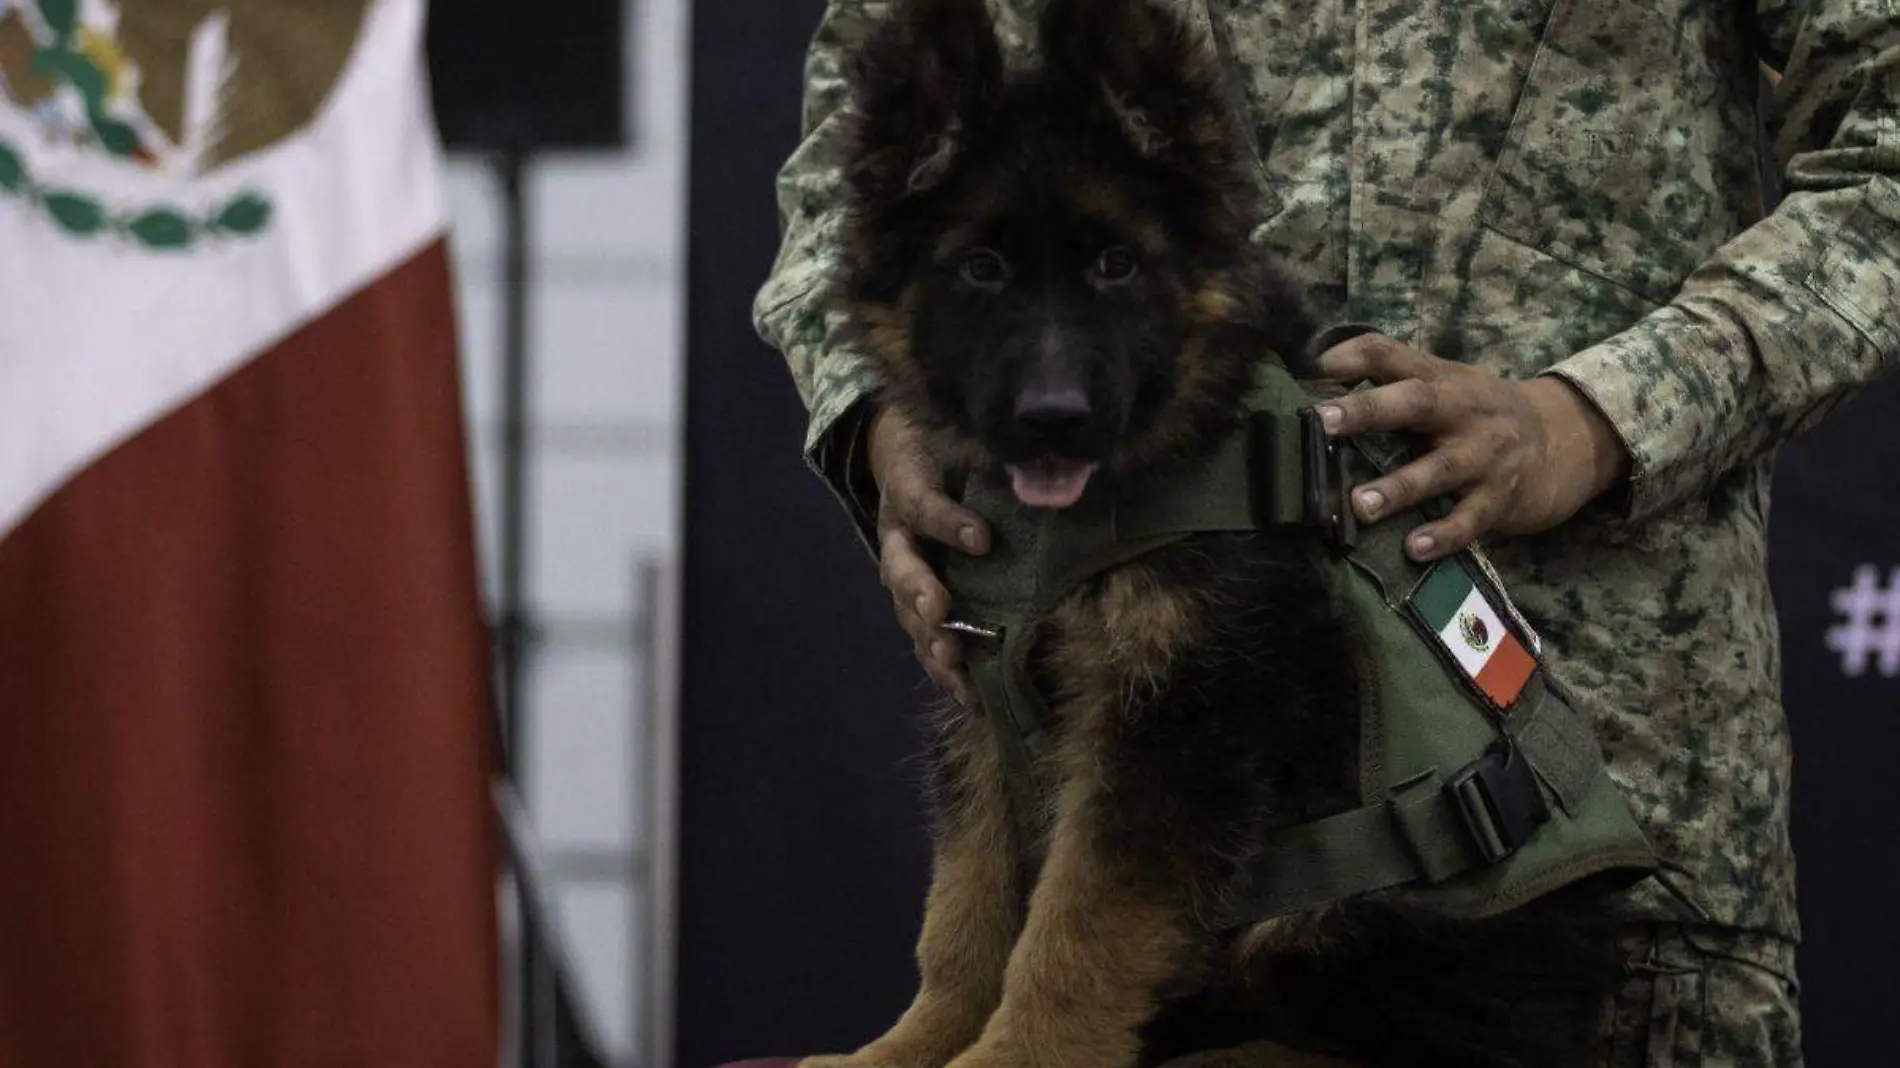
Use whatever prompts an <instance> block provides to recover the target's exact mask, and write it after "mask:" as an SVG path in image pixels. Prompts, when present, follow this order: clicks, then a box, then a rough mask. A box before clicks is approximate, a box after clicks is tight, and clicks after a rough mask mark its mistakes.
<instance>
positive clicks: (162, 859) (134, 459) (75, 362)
mask: <svg viewBox="0 0 1900 1068" xmlns="http://www.w3.org/2000/svg"><path fill="white" fill-rule="evenodd" d="M422 28H423V5H422V2H421V0H380V2H378V0H324V2H322V3H305V2H295V0H275V2H273V0H260V2H256V3H249V4H231V3H218V2H213V0H118V2H113V3H108V2H105V0H0V858H4V860H3V861H0V1065H8V1066H11V1065H20V1066H32V1068H38V1066H53V1065H59V1066H72V1068H82V1066H84V1068H90V1066H101V1068H144V1066H154V1068H156V1066H160V1065H163V1066H165V1068H227V1066H228V1068H238V1066H246V1068H248V1066H261V1065H402V1066H405V1068H411V1066H413V1068H435V1066H442V1068H447V1066H457V1068H492V1066H493V1065H494V1064H496V1063H497V1048H496V1038H495V1031H496V1002H497V995H496V985H497V984H496V962H495V957H496V947H495V928H496V922H495V921H496V912H495V903H494V899H493V893H494V872H495V868H494V863H495V859H496V858H495V854H494V843H493V841H492V835H491V831H492V828H491V823H490V817H489V810H488V806H487V780H488V770H489V762H490V757H491V754H490V753H489V744H488V732H487V727H486V716H487V711H486V701H487V654H486V639H485V634H484V629H483V626H482V616H481V606H480V601H479V597H478V590H477V573H476V564H475V554H474V549H473V537H472V532H471V528H472V523H471V517H470V506H469V492H468V480H467V475H466V472H465V469H464V455H465V454H464V444H463V428H462V425H461V423H460V415H459V413H460V390H459V386H458V382H457V370H456V348H455V336H454V329H453V309H452V305H451V301H450V285H449V271H448V260H447V257H446V255H445V251H444V243H443V242H444V229H445V219H444V211H443V204H442V200H441V197H440V193H439V188H438V187H439V174H438V171H439V159H438V152H437V148H436V144H435V139H434V133H433V129H432V125H431V121H430V118H429V111H428V100H427V93H426V83H425V78H424V71H423V65H422V49H421V40H422Z"/></svg>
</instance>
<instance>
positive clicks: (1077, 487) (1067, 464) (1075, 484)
mask: <svg viewBox="0 0 1900 1068" xmlns="http://www.w3.org/2000/svg"><path fill="white" fill-rule="evenodd" d="M1100 466H1102V465H1101V464H1099V463H1096V462H1094V461H1092V460H1065V459H1062V458H1061V457H1057V456H1045V457H1043V458H1042V459H1040V460H1031V461H1030V462H1028V463H1020V464H1005V465H1004V469H1005V470H1007V471H1008V472H1009V486H1010V489H1011V490H1012V491H1014V492H1015V494H1016V499H1017V500H1019V501H1021V502H1023V503H1024V504H1026V505H1028V506H1029V507H1031V508H1067V507H1069V506H1070V505H1072V504H1074V503H1075V502H1077V501H1079V500H1081V499H1082V492H1083V491H1084V490H1086V489H1088V488H1089V477H1090V476H1092V475H1094V474H1095V469H1096V468H1098V467H1100Z"/></svg>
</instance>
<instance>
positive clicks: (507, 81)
mask: <svg viewBox="0 0 1900 1068" xmlns="http://www.w3.org/2000/svg"><path fill="white" fill-rule="evenodd" d="M629 2H630V0H559V2H558V3H540V4H529V3H522V2H520V0H435V2H433V3H431V4H430V5H429V72H430V81H431V83H432V85H433V87H434V92H435V114H436V125H437V126H438V127H439V128H440V130H441V133H442V140H443V143H444V144H446V145H447V146H448V147H449V148H450V149H456V150H469V151H481V152H527V151H534V150H540V149H577V148H616V147H620V146H622V145H624V144H626V143H627V140H628V130H627V125H628V123H627V115H626V107H625V101H626V93H625V79H626V77H627V72H626V70H625V66H626V62H625V51H626V46H627V41H626V33H625V29H626V22H625V20H626V18H627V14H626V8H627V6H628V4H629Z"/></svg>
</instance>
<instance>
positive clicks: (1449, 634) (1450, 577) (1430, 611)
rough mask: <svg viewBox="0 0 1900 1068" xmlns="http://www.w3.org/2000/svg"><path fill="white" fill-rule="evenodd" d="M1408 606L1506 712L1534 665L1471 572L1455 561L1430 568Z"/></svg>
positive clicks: (1473, 680)
mask: <svg viewBox="0 0 1900 1068" xmlns="http://www.w3.org/2000/svg"><path fill="white" fill-rule="evenodd" d="M1412 605H1413V607H1414V608H1415V609H1417V611H1418V614H1419V618H1421V619H1423V620H1424V621H1425V625H1426V626H1428V627H1430V628H1431V629H1432V630H1433V631H1434V632H1436V633H1437V635H1438V643H1439V645H1441V646H1443V647H1444V649H1445V651H1446V652H1447V653H1448V654H1450V657H1451V660H1452V662H1453V663H1455V664H1457V665H1458V667H1459V669H1460V670H1461V671H1463V672H1464V674H1465V676H1466V677H1467V678H1469V679H1470V680H1471V682H1472V683H1473V684H1474V685H1475V686H1477V688H1478V690H1479V692H1480V693H1483V694H1484V696H1485V697H1486V698H1487V699H1488V700H1489V701H1490V702H1491V703H1492V704H1493V705H1495V706H1496V707H1498V708H1500V709H1504V708H1509V707H1510V706H1511V703H1512V702H1513V701H1516V700H1517V696H1518V694H1520V693H1522V692H1523V691H1524V685H1525V684H1526V683H1528V682H1529V681H1530V678H1531V673H1532V672H1533V671H1535V670H1536V669H1537V659H1536V657H1535V656H1533V655H1532V653H1531V651H1530V650H1528V649H1526V648H1525V647H1524V643H1523V642H1521V641H1519V640H1518V638H1517V635H1515V634H1513V633H1512V632H1511V630H1510V628H1509V627H1506V626H1505V625H1504V620H1503V619H1502V618H1500V617H1499V615H1498V612H1497V609H1496V608H1494V607H1493V606H1492V603H1491V600H1490V598H1489V597H1487V596H1485V591H1484V587H1483V585H1482V584H1480V583H1479V582H1478V581H1477V580H1476V579H1474V578H1473V575H1472V571H1471V569H1470V568H1469V567H1468V566H1467V565H1466V564H1465V563H1464V562H1463V561H1461V560H1460V559H1458V558H1457V557H1452V558H1449V559H1446V560H1442V561H1440V562H1439V563H1437V564H1435V565H1434V566H1433V567H1432V570H1431V572H1430V574H1428V575H1426V577H1425V581H1424V582H1422V583H1420V585H1419V588H1418V592H1417V593H1415V594H1413V596H1412Z"/></svg>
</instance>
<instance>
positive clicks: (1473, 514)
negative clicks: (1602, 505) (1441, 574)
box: [1318, 334, 1629, 560]
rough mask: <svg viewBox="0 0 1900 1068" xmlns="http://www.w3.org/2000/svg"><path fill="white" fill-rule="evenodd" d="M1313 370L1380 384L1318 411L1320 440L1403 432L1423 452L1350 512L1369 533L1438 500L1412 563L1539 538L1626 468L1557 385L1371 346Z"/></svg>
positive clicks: (1599, 419) (1589, 409) (1412, 542)
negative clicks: (1447, 503) (1498, 539)
mask: <svg viewBox="0 0 1900 1068" xmlns="http://www.w3.org/2000/svg"><path fill="white" fill-rule="evenodd" d="M1319 368H1320V371H1321V372H1322V373H1323V374H1325V375H1326V376H1327V377H1328V378H1335V379H1340V380H1343V381H1348V382H1351V381H1361V380H1366V379H1370V380H1371V381H1373V382H1375V383H1378V385H1375V386H1374V387H1373V388H1371V389H1365V390H1360V391H1358V392H1355V393H1351V394H1349V395H1347V396H1344V397H1341V398H1339V399H1338V400H1333V401H1328V402H1326V403H1325V404H1322V405H1320V406H1319V409H1318V410H1319V413H1320V418H1321V419H1322V421H1323V422H1324V423H1325V425H1326V429H1327V431H1328V432H1329V433H1331V434H1335V435H1344V436H1350V435H1353V434H1358V433H1362V432H1365V431H1369V430H1404V431H1411V432H1414V433H1417V434H1420V435H1422V436H1424V437H1425V438H1426V439H1427V440H1428V441H1429V442H1430V443H1431V447H1430V449H1429V450H1428V451H1427V452H1426V453H1425V454H1424V455H1422V456H1420V457H1418V458H1417V459H1415V460H1413V461H1412V462H1411V463H1408V464H1406V465H1405V466H1403V467H1401V468H1399V469H1398V470H1396V471H1392V472H1389V473H1388V474H1386V475H1384V476H1383V477H1380V478H1377V479H1374V480H1373V481H1371V482H1368V483H1366V484H1365V485H1364V486H1361V487H1359V488H1358V489H1357V490H1355V491H1354V493H1353V511H1354V512H1356V513H1357V514H1358V516H1359V518H1360V519H1362V520H1365V521H1367V522H1371V521H1373V520H1376V519H1378V518H1379V517H1381V516H1384V515H1387V514H1390V513H1391V512H1394V511H1397V510H1401V509H1404V508H1408V507H1410V506H1412V505H1415V504H1418V503H1419V502H1421V501H1424V500H1427V499H1429V498H1431V497H1435V496H1438V495H1440V494H1450V495H1452V496H1455V497H1456V498H1457V499H1458V503H1457V505H1456V507H1455V508H1454V509H1453V510H1452V513H1451V514H1450V515H1448V516H1446V517H1445V518H1444V519H1441V520H1438V521H1436V522H1432V523H1427V524H1425V525H1423V526H1421V527H1419V528H1418V529H1417V530H1414V531H1412V532H1410V533H1409V534H1408V535H1407V536H1406V543H1405V548H1406V552H1407V553H1408V554H1410V555H1411V556H1412V557H1413V559H1416V560H1435V559H1438V558H1439V557H1442V556H1447V555H1449V554H1451V553H1454V552H1457V551H1458V550H1460V549H1463V548H1465V547H1466V546H1468V545H1470V544H1471V543H1472V542H1473V541H1475V540H1476V539H1478V538H1480V537H1482V536H1483V535H1485V534H1486V533H1488V532H1492V531H1496V532H1498V533H1503V534H1532V533H1536V532H1537V531H1541V530H1548V529H1549V528H1551V527H1554V526H1556V525H1557V524H1559V523H1562V522H1563V521H1564V520H1566V519H1569V518H1570V517H1571V516H1572V515H1575V514H1576V513H1577V511H1578V510H1579V509H1581V508H1582V507H1583V506H1584V505H1586V504H1589V503H1590V502H1591V501H1592V500H1594V499H1596V498H1597V497H1598V496H1599V495H1600V494H1602V493H1603V492H1605V491H1606V490H1608V489H1609V488H1610V487H1612V486H1614V485H1615V484H1616V483H1617V481H1618V480H1620V479H1621V478H1622V477H1623V475H1624V472H1625V471H1626V470H1627V469H1628V466H1629V455H1628V453H1627V452H1625V451H1624V448H1623V444H1622V442H1621V440H1620V439H1619V438H1618V437H1617V435H1616V431H1615V430H1614V429H1613V428H1612V427H1611V426H1610V424H1609V422H1608V421H1607V420H1605V419H1604V418H1603V416H1602V414H1601V413H1599V412H1598V411H1597V410H1596V408H1595V406H1593V405H1592V404H1591V403H1590V402H1589V401H1587V400H1585V399H1584V397H1583V396H1582V394H1580V393H1578V392H1577V391H1576V390H1575V389H1574V388H1572V387H1571V386H1570V385H1569V384H1568V383H1566V382H1564V381H1563V380H1562V379H1558V378H1553V377H1540V378H1533V379H1530V380H1529V381H1523V382H1519V381H1513V380H1509V379H1504V378H1499V377H1498V376H1496V375H1493V374H1491V373H1489V372H1486V371H1481V370H1479V369H1477V368H1475V367H1468V366H1466V365H1464V364H1460V363H1454V362H1452V361H1450V360H1441V359H1439V358H1437V357H1435V356H1429V355H1426V354H1425V353H1423V352H1420V351H1418V350H1417V349H1414V348H1412V347H1411V346H1409V345H1405V344H1403V343H1401V342H1397V341H1393V340H1392V339H1391V338H1388V337H1384V336H1381V335H1379V334H1365V335H1361V336H1359V337H1356V338H1353V339H1352V340H1350V341H1346V342H1344V343H1342V344H1339V345H1336V346H1334V347H1333V348H1331V349H1328V350H1327V351H1326V352H1325V353H1323V354H1321V356H1320V359H1319Z"/></svg>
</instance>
